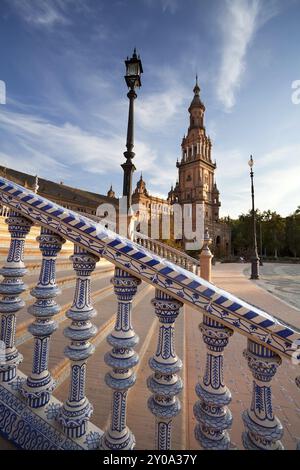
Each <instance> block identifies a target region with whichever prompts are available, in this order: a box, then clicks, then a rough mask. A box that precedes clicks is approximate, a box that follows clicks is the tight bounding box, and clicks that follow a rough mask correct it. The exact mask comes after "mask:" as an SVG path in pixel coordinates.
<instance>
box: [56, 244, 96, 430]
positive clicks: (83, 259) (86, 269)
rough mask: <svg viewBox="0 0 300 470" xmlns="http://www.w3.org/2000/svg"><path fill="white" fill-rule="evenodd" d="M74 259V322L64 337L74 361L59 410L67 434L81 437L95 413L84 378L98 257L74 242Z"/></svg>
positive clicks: (93, 330)
mask: <svg viewBox="0 0 300 470" xmlns="http://www.w3.org/2000/svg"><path fill="white" fill-rule="evenodd" d="M71 260H72V261H73V268H74V270H75V272H76V277H77V278H76V286H75V293H74V300H73V304H72V307H71V308H70V310H68V312H67V314H66V315H67V317H68V318H70V319H71V320H72V323H71V325H70V326H68V327H67V328H65V330H64V335H65V337H66V338H68V339H69V340H70V341H71V344H70V345H69V346H67V347H66V348H65V356H66V357H67V358H68V359H70V361H71V378H70V389H69V396H68V399H67V400H66V402H65V403H64V405H63V406H62V408H61V410H60V413H59V416H58V421H59V422H60V423H61V425H62V427H63V430H64V432H65V433H66V435H67V436H68V437H71V438H78V437H81V436H83V435H84V434H85V433H86V430H87V424H88V421H89V419H90V417H91V415H92V413H93V407H92V405H91V404H90V402H89V401H88V399H87V397H86V396H85V382H86V367H87V364H86V363H87V359H88V358H89V357H90V356H91V355H92V354H93V352H94V350H95V347H94V346H93V345H92V344H91V343H90V342H89V340H90V339H91V338H92V337H93V336H95V334H96V333H97V328H96V326H94V325H93V324H92V323H91V321H90V320H91V318H93V317H94V316H95V315H96V313H97V312H96V310H95V309H94V308H93V305H92V300H91V274H92V272H93V271H94V269H95V266H96V263H97V261H98V258H97V257H96V256H94V255H92V254H90V253H89V252H87V251H86V250H84V249H83V248H81V247H79V246H77V245H75V246H74V255H73V256H71Z"/></svg>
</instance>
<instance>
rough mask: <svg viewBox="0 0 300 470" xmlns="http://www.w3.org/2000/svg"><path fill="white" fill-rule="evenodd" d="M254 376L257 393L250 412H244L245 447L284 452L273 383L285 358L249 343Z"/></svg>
mask: <svg viewBox="0 0 300 470" xmlns="http://www.w3.org/2000/svg"><path fill="white" fill-rule="evenodd" d="M244 356H245V357H246V359H247V361H248V366H249V368H250V370H251V372H252V375H253V379H254V380H253V391H252V402H251V406H250V409H248V410H246V411H244V413H243V421H244V424H245V428H246V430H245V432H244V433H243V444H244V447H245V449H247V450H282V449H283V445H282V443H281V442H280V439H281V437H282V435H283V428H282V425H281V423H280V421H279V420H278V418H276V416H274V414H273V405H272V390H271V385H270V382H271V380H272V378H273V377H274V375H275V374H276V372H277V368H278V366H279V365H280V364H281V358H280V357H279V356H278V355H277V354H276V353H274V352H273V351H271V350H270V349H268V348H267V347H265V346H262V345H260V344H258V343H255V342H254V341H251V340H250V339H248V348H247V349H246V350H245V351H244Z"/></svg>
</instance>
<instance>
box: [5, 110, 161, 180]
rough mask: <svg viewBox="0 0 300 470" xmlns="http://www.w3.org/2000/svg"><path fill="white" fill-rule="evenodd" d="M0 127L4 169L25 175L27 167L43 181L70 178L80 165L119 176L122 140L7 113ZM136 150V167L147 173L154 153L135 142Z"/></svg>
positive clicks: (70, 125) (117, 136) (84, 168)
mask: <svg viewBox="0 0 300 470" xmlns="http://www.w3.org/2000/svg"><path fill="white" fill-rule="evenodd" d="M0 123H1V127H2V129H4V130H5V131H6V133H7V134H6V135H7V142H10V143H9V144H7V145H8V146H9V152H7V151H4V152H2V155H1V159H2V161H3V159H4V160H6V162H7V163H6V164H7V165H8V166H10V165H11V166H12V167H13V168H22V169H23V170H24V171H28V166H30V169H31V172H33V173H36V172H38V173H39V174H40V175H41V176H45V177H49V170H51V171H52V172H53V173H52V174H53V175H54V177H55V176H56V175H55V171H54V170H57V171H58V172H62V171H64V172H65V173H69V174H70V173H72V171H74V168H73V167H74V165H80V167H81V168H82V170H83V171H85V172H88V173H98V174H108V173H110V172H120V163H121V162H122V152H123V151H124V137H123V136H119V135H114V134H111V135H110V136H107V135H106V136H105V137H102V136H100V135H94V134H91V133H89V132H86V131H84V130H82V129H81V128H80V127H78V126H74V125H72V124H70V123H67V122H66V123H65V124H63V125H57V124H53V123H52V122H50V121H47V120H46V119H43V118H40V117H38V116H34V115H25V114H21V113H16V112H7V111H6V112H4V113H2V114H0ZM9 137H10V138H9ZM136 149H137V153H138V157H139V160H140V163H141V165H140V167H141V168H142V169H145V170H148V169H151V168H152V167H153V163H154V161H155V159H156V155H155V152H154V151H153V150H152V149H151V148H150V147H149V146H148V145H147V144H146V143H144V142H139V141H138V142H137V143H136ZM10 162H12V163H10ZM25 162H28V164H27V163H25ZM25 166H27V170H26V168H25ZM33 166H35V167H34V168H33Z"/></svg>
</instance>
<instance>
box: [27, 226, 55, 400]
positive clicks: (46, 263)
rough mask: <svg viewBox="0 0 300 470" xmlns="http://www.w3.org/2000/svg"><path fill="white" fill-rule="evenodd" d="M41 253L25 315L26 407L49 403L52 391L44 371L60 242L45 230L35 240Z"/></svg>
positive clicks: (52, 326)
mask: <svg viewBox="0 0 300 470" xmlns="http://www.w3.org/2000/svg"><path fill="white" fill-rule="evenodd" d="M37 241H38V242H39V246H40V250H41V253H42V266H41V271H40V276H39V281H38V283H37V285H36V287H35V288H34V289H32V290H31V292H30V293H31V295H32V296H33V297H35V298H36V301H35V303H34V304H33V305H32V306H31V307H29V309H28V312H29V313H30V314H31V315H33V316H34V317H35V321H34V323H32V324H31V325H30V326H29V328H28V331H29V332H30V333H31V334H32V335H33V337H34V351H33V363H32V373H31V375H30V376H29V377H27V380H26V382H25V383H24V384H23V385H22V388H21V389H20V391H21V393H22V395H23V396H24V397H25V398H26V401H27V404H28V406H30V407H32V408H40V407H41V406H44V405H45V404H46V403H48V402H49V400H50V398H51V393H52V391H53V390H54V388H55V385H56V384H55V381H54V380H53V378H52V377H51V374H50V372H49V371H48V358H49V348H50V338H51V335H52V333H53V332H54V331H55V330H56V329H57V323H56V322H55V321H54V320H53V316H54V315H56V314H57V313H58V312H59V311H60V305H58V304H57V303H56V301H55V297H56V296H57V295H58V294H60V292H61V291H60V289H59V288H58V287H57V285H56V272H55V264H56V258H57V255H58V253H59V251H60V250H61V246H62V244H63V243H64V240H63V239H62V238H61V237H60V236H59V235H56V234H55V233H53V232H51V231H50V230H48V229H46V228H43V227H42V228H41V234H40V236H39V237H37Z"/></svg>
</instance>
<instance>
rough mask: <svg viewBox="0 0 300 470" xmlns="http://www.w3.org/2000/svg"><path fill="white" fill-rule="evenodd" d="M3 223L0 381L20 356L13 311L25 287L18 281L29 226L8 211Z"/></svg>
mask: <svg viewBox="0 0 300 470" xmlns="http://www.w3.org/2000/svg"><path fill="white" fill-rule="evenodd" d="M6 223H7V224H8V230H9V232H10V236H11V241H10V247H9V252H8V256H7V261H6V264H5V266H4V267H3V268H2V269H0V274H1V275H2V276H3V280H2V281H1V283H0V294H1V295H2V299H1V300H0V314H1V332H0V341H1V344H2V348H1V349H2V351H1V358H0V382H9V381H10V380H12V379H14V378H15V377H16V374H17V366H18V364H19V363H20V362H21V361H22V359H23V356H22V355H21V354H20V353H19V352H18V350H17V348H16V345H15V335H16V314H17V312H18V311H19V310H21V308H22V307H24V305H25V302H24V301H23V300H22V299H21V298H20V297H19V295H20V294H22V292H24V291H25V290H26V286H25V284H24V282H23V280H22V278H23V276H24V275H25V274H26V269H25V265H24V258H23V257H24V245H25V238H26V235H27V234H28V233H29V231H30V227H31V225H32V222H30V221H29V220H28V219H26V218H25V217H23V216H21V215H20V214H18V213H17V212H15V211H12V210H11V211H10V212H9V217H8V219H6Z"/></svg>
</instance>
